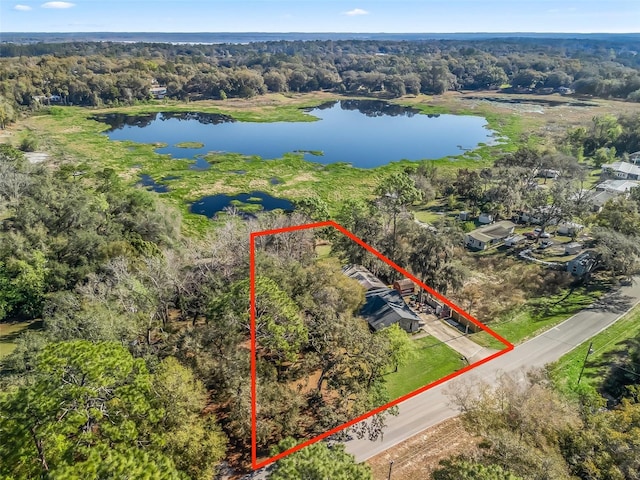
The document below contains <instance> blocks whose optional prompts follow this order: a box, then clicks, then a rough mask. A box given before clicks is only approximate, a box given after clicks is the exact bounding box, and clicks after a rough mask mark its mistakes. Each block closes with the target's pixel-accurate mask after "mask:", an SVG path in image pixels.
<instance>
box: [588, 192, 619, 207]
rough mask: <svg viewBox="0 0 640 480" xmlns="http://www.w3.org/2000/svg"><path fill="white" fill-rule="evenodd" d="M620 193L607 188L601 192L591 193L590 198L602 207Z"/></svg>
mask: <svg viewBox="0 0 640 480" xmlns="http://www.w3.org/2000/svg"><path fill="white" fill-rule="evenodd" d="M618 195H619V194H618V193H616V192H610V191H607V190H602V191H600V192H593V193H590V194H589V196H588V199H589V200H590V201H591V202H592V203H593V204H594V205H596V206H598V207H602V206H603V205H604V204H605V203H607V202H608V201H609V200H611V199H612V198H616V197H617V196H618Z"/></svg>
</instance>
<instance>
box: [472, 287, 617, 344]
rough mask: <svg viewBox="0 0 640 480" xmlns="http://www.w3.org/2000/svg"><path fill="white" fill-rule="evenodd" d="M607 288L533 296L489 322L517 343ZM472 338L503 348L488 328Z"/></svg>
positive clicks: (502, 334) (602, 292)
mask: <svg viewBox="0 0 640 480" xmlns="http://www.w3.org/2000/svg"><path fill="white" fill-rule="evenodd" d="M607 289H608V286H607V285H604V284H594V285H592V286H589V287H579V288H577V289H575V290H574V291H573V292H571V293H570V294H569V291H568V290H565V291H563V292H561V293H559V294H557V295H553V296H551V297H541V298H535V299H531V300H529V301H528V302H527V303H526V304H525V305H524V306H523V307H522V308H520V309H519V310H518V311H516V312H514V313H512V314H510V315H508V316H507V317H506V318H504V319H499V320H496V321H495V322H490V323H488V326H489V327H490V328H491V329H492V330H494V331H495V332H496V333H498V334H500V335H501V336H502V337H504V338H505V339H507V340H508V341H510V342H511V343H513V344H518V343H521V342H523V341H524V340H526V339H528V338H531V337H534V336H536V335H537V334H539V333H542V332H543V331H545V330H548V329H549V328H551V327H553V326H554V325H557V324H559V323H560V322H562V321H564V320H566V319H567V318H569V317H571V316H573V315H575V314H576V313H578V312H579V311H580V310H582V309H584V308H586V307H588V306H589V305H591V304H592V303H594V302H595V301H597V300H598V299H599V298H601V297H602V295H604V294H605V293H606V292H607ZM471 339H472V340H473V341H474V342H477V343H478V344H480V345H483V346H486V347H491V348H503V345H502V344H501V343H500V342H498V341H497V340H495V339H494V338H493V337H491V336H490V335H489V334H488V333H486V332H479V333H475V334H473V335H471Z"/></svg>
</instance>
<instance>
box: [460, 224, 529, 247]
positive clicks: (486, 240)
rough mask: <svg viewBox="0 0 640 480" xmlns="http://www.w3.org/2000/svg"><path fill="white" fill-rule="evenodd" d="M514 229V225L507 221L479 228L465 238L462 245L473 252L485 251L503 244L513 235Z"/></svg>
mask: <svg viewBox="0 0 640 480" xmlns="http://www.w3.org/2000/svg"><path fill="white" fill-rule="evenodd" d="M515 227H516V226H515V224H514V223H513V222H510V221H508V220H503V221H501V222H496V223H494V224H492V225H487V226H486V227H480V228H477V229H476V230H473V231H472V232H469V233H468V234H467V235H466V236H465V239H464V244H465V245H466V246H467V247H468V248H471V249H473V250H486V249H487V248H490V247H493V246H496V245H498V244H500V243H502V242H504V241H505V240H506V239H507V238H508V237H510V236H511V235H512V234H513V231H514V229H515Z"/></svg>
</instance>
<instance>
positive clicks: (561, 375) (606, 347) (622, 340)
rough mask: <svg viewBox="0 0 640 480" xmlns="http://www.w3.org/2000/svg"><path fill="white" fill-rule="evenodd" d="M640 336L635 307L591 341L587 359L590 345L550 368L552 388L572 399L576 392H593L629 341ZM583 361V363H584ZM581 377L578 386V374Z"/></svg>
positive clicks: (638, 309) (639, 319) (638, 313)
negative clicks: (589, 350) (591, 344)
mask: <svg viewBox="0 0 640 480" xmlns="http://www.w3.org/2000/svg"><path fill="white" fill-rule="evenodd" d="M639 336H640V307H635V308H634V309H633V310H631V311H630V312H629V313H628V314H626V315H625V316H624V317H622V318H621V319H620V320H618V321H617V322H616V323H614V324H613V325H612V326H611V327H609V328H607V329H606V330H604V331H603V332H601V333H599V334H598V335H596V336H595V337H593V339H592V340H593V347H592V348H593V351H592V353H591V354H589V356H588V357H587V350H588V348H589V343H590V342H585V343H583V344H582V345H580V346H579V347H577V348H575V349H573V350H572V351H571V352H569V353H567V354H566V355H565V356H563V357H562V358H561V359H560V360H558V361H557V362H556V363H554V364H553V365H551V366H550V367H549V372H550V375H551V378H552V379H553V381H554V384H555V385H556V387H557V388H559V389H560V391H562V392H563V393H565V394H567V395H569V396H573V395H575V394H576V393H577V392H578V391H584V390H588V391H591V392H596V391H597V389H598V388H599V387H600V386H601V385H602V382H603V380H604V378H605V376H606V375H607V373H608V372H609V371H610V369H611V368H612V367H611V365H613V364H615V362H616V360H617V359H619V358H624V356H625V355H626V354H627V351H628V345H629V340H630V339H632V338H638V337H639ZM585 359H586V361H585ZM583 365H584V367H585V368H584V373H583V374H582V378H581V380H580V385H578V377H579V376H580V370H581V369H582V366H583Z"/></svg>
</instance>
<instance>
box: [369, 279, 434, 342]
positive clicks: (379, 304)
mask: <svg viewBox="0 0 640 480" xmlns="http://www.w3.org/2000/svg"><path fill="white" fill-rule="evenodd" d="M365 298H366V301H365V304H364V305H363V307H362V309H360V315H362V316H363V317H364V319H365V320H366V321H367V323H369V327H370V328H371V330H373V331H374V332H377V331H378V330H381V329H383V328H385V327H389V326H391V325H393V324H394V323H397V324H399V325H400V327H401V328H402V329H403V330H405V331H406V332H408V333H413V332H417V331H418V330H419V329H420V327H421V323H422V319H421V318H420V317H419V316H418V314H417V313H415V312H414V311H413V310H411V309H410V308H409V306H408V305H407V304H406V303H405V301H404V300H403V299H402V296H401V295H400V293H398V292H397V291H396V290H391V289H390V288H380V289H376V290H369V291H368V292H367V293H366V296H365Z"/></svg>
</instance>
